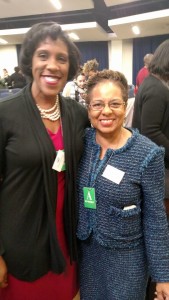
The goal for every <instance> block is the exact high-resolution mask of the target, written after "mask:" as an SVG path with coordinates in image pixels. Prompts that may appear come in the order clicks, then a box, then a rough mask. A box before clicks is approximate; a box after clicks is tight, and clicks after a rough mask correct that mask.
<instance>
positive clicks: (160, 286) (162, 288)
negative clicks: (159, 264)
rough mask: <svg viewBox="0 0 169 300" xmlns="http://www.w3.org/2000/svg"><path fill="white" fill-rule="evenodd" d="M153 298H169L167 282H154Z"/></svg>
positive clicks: (166, 299)
mask: <svg viewBox="0 0 169 300" xmlns="http://www.w3.org/2000/svg"><path fill="white" fill-rule="evenodd" d="M154 300H169V282H163V283H162V282H161V283H157V284H156V292H155V298H154Z"/></svg>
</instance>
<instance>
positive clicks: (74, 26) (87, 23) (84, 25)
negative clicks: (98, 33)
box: [61, 22, 97, 30]
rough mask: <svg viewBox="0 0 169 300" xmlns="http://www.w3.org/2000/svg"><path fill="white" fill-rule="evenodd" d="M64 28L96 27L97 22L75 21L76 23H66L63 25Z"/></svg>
mask: <svg viewBox="0 0 169 300" xmlns="http://www.w3.org/2000/svg"><path fill="white" fill-rule="evenodd" d="M61 27H62V29H63V30H74V29H77V30H78V29H87V28H96V27H97V23H96V22H86V23H74V24H65V25H61Z"/></svg>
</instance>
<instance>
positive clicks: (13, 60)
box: [0, 45, 18, 76]
mask: <svg viewBox="0 0 169 300" xmlns="http://www.w3.org/2000/svg"><path fill="white" fill-rule="evenodd" d="M17 65H18V60H17V52H16V46H15V45H10V46H0V76H2V74H3V73H2V69H4V68H5V69H7V70H8V72H9V74H12V73H13V72H14V67H16V66H17Z"/></svg>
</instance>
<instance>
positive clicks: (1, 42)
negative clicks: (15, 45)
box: [0, 38, 8, 45]
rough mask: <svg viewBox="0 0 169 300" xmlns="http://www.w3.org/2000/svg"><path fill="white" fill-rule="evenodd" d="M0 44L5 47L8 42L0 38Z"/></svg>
mask: <svg viewBox="0 0 169 300" xmlns="http://www.w3.org/2000/svg"><path fill="white" fill-rule="evenodd" d="M0 44H4V45H5V44H8V42H7V41H6V40H4V39H1V38H0Z"/></svg>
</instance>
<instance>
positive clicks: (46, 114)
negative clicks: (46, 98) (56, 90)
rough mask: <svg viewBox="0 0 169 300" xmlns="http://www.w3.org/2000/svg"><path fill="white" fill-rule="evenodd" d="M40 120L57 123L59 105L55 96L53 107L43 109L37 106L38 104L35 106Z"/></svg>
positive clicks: (57, 97)
mask: <svg viewBox="0 0 169 300" xmlns="http://www.w3.org/2000/svg"><path fill="white" fill-rule="evenodd" d="M36 106H37V108H38V110H39V112H40V115H41V118H43V119H48V120H50V121H52V122H54V121H57V120H58V119H59V118H60V105H59V96H58V95H57V96H56V101H55V104H54V106H53V107H51V108H49V109H44V108H41V107H40V106H39V104H36Z"/></svg>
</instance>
